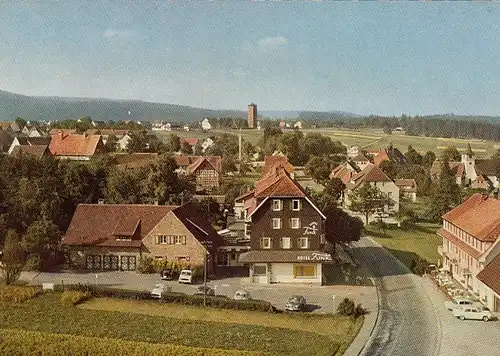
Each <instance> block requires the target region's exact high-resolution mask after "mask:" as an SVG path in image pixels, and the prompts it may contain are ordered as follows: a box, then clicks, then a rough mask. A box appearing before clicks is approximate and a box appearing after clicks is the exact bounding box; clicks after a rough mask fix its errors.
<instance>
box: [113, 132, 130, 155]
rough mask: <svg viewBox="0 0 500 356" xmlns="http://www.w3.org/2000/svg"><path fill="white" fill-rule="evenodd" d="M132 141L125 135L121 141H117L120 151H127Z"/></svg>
mask: <svg viewBox="0 0 500 356" xmlns="http://www.w3.org/2000/svg"><path fill="white" fill-rule="evenodd" d="M130 139H131V138H130V136H129V135H128V134H125V135H123V136H122V137H121V138H120V139H119V140H117V141H116V145H117V146H118V149H120V150H121V151H125V150H126V149H127V146H128V143H129V141H130Z"/></svg>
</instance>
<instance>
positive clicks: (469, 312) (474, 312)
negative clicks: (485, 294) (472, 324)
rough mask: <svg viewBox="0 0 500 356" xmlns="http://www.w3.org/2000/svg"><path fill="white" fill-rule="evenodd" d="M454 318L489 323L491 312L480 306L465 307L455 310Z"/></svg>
mask: <svg viewBox="0 0 500 356" xmlns="http://www.w3.org/2000/svg"><path fill="white" fill-rule="evenodd" d="M453 316H455V317H457V318H459V319H460V320H465V319H472V320H483V321H488V320H490V319H491V313H490V311H489V310H486V309H484V308H481V307H479V306H465V307H463V308H460V309H455V310H454V311H453Z"/></svg>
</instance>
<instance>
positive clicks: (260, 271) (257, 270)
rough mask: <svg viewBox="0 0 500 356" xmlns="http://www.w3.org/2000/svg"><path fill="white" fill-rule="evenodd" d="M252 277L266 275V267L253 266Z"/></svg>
mask: <svg viewBox="0 0 500 356" xmlns="http://www.w3.org/2000/svg"><path fill="white" fill-rule="evenodd" d="M253 275H254V276H265V275H267V266H266V265H254V266H253Z"/></svg>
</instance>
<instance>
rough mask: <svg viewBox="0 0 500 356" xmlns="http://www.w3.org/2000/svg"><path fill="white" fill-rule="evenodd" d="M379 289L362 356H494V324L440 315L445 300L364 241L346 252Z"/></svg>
mask: <svg viewBox="0 0 500 356" xmlns="http://www.w3.org/2000/svg"><path fill="white" fill-rule="evenodd" d="M352 251H353V253H354V255H355V257H356V258H357V259H358V260H360V261H363V262H364V263H365V265H366V266H367V267H368V268H369V269H370V270H371V271H372V273H373V276H374V277H375V278H376V280H377V283H378V285H379V295H380V310H379V318H378V321H377V324H376V326H375V329H374V331H373V334H372V336H371V337H370V339H369V341H368V343H367V344H366V346H365V348H364V350H363V353H362V354H363V355H419V356H420V355H423V356H425V355H445V356H448V355H464V356H465V355H469V356H474V355H478V356H479V355H495V354H498V349H499V347H500V341H499V335H500V323H499V322H498V321H495V322H488V323H484V322H474V321H463V322H462V321H460V320H458V319H455V318H453V316H452V315H451V314H450V313H449V312H447V311H446V309H445V308H444V305H443V302H444V300H445V297H444V296H443V295H442V293H441V292H440V291H439V290H438V289H437V288H436V287H435V286H434V285H433V283H432V281H431V280H430V279H428V278H426V277H424V278H422V277H419V276H416V275H413V274H411V273H410V271H409V270H408V269H407V268H406V267H405V266H404V265H403V264H402V263H400V262H399V261H398V260H397V259H396V258H395V257H394V256H392V255H391V254H390V253H389V252H387V251H386V250H385V249H384V248H383V247H381V246H380V245H378V244H376V243H375V242H374V241H373V240H371V239H369V238H362V239H361V240H360V241H359V242H357V243H355V244H354V246H353V249H352Z"/></svg>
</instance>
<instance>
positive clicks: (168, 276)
mask: <svg viewBox="0 0 500 356" xmlns="http://www.w3.org/2000/svg"><path fill="white" fill-rule="evenodd" d="M174 275H175V274H174V271H173V270H172V269H170V268H169V269H164V270H163V271H161V272H160V279H161V280H162V281H171V280H172V279H174Z"/></svg>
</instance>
